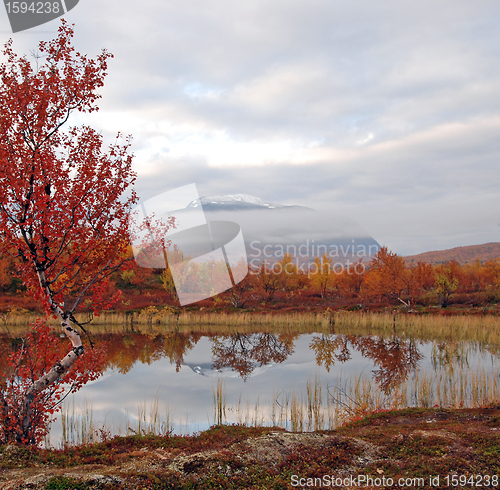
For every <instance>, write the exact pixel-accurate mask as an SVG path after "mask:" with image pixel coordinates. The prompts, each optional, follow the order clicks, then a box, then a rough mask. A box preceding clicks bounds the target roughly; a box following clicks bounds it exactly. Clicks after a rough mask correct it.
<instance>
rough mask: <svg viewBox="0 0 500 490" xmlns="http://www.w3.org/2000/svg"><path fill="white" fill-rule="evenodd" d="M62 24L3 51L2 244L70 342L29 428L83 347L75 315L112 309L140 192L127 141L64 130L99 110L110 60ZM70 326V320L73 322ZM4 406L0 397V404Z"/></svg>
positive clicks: (26, 417) (32, 393)
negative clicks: (109, 292)
mask: <svg viewBox="0 0 500 490" xmlns="http://www.w3.org/2000/svg"><path fill="white" fill-rule="evenodd" d="M72 37H73V29H72V28H71V27H70V26H69V25H68V24H67V23H65V22H64V21H62V23H61V26H60V28H59V32H58V35H57V37H56V38H55V39H53V40H52V41H49V42H41V43H40V44H39V54H38V55H37V56H36V58H34V59H32V60H29V59H28V58H27V57H26V56H23V57H21V56H18V55H17V54H15V53H14V51H13V49H12V40H11V41H9V42H8V43H7V44H6V45H5V48H4V51H3V54H4V56H5V60H6V61H5V62H4V63H3V64H2V65H1V66H0V83H1V84H0V104H1V112H0V243H1V247H3V250H0V252H2V253H10V254H12V255H13V256H15V258H16V260H17V269H16V273H17V275H18V277H19V278H21V279H22V281H23V282H24V284H25V285H26V287H27V290H28V291H29V292H30V293H31V294H32V295H33V296H34V298H36V299H37V300H39V301H40V302H41V303H42V304H43V306H44V308H45V311H46V313H47V314H48V315H52V316H53V317H54V318H58V319H59V322H60V324H61V328H62V331H63V333H64V334H65V335H66V337H67V338H68V339H69V341H70V342H71V349H70V350H69V352H68V353H67V354H66V355H65V356H64V357H63V358H62V359H60V360H59V361H57V362H56V363H55V364H54V365H53V367H52V368H51V369H50V370H48V372H45V373H44V374H43V375H42V376H41V377H40V378H39V379H37V380H36V381H34V382H33V383H32V385H31V386H30V387H29V389H28V390H27V391H26V392H25V396H24V401H23V404H24V405H23V411H24V412H23V417H22V419H23V422H22V424H23V426H24V428H26V426H27V425H28V424H29V421H30V407H31V404H32V402H33V400H34V398H35V397H36V395H37V393H39V392H41V391H42V390H44V389H45V388H46V387H48V386H49V385H51V384H52V383H54V382H55V381H56V380H58V379H59V377H60V376H61V375H63V374H64V373H65V372H67V371H68V370H69V369H70V368H71V367H72V365H73V364H74V363H75V361H76V360H77V359H78V358H79V357H80V356H81V355H82V353H83V351H84V348H83V345H82V341H81V338H80V334H79V332H78V330H77V328H75V327H74V324H75V322H76V320H75V318H74V315H73V314H74V312H75V311H76V309H77V308H78V307H79V305H81V303H82V301H83V299H90V300H91V308H92V309H93V311H94V312H98V311H99V310H101V309H103V308H104V307H106V306H107V303H108V302H109V298H106V295H105V291H106V285H107V284H106V283H107V281H108V278H109V276H110V274H111V273H112V272H113V271H115V270H116V269H117V268H119V267H120V266H122V264H123V258H124V257H125V256H126V247H127V245H128V242H129V241H128V237H127V223H128V217H129V211H130V208H131V206H132V205H133V204H134V203H135V202H136V196H135V193H134V192H133V190H131V185H132V184H133V182H134V180H135V174H134V172H133V170H132V156H131V154H130V153H129V146H130V141H129V139H128V138H126V139H124V140H123V141H122V138H121V137H120V135H118V137H117V139H116V141H115V142H114V143H113V144H111V145H110V146H109V148H107V149H105V148H103V140H102V136H101V135H100V134H99V133H98V132H97V131H95V130H94V129H92V128H91V127H89V126H86V125H82V126H79V127H68V121H69V117H70V115H71V113H73V112H75V111H78V112H80V113H92V112H94V111H96V110H98V107H97V104H96V102H97V100H98V99H99V98H100V95H99V94H98V89H99V88H101V87H102V85H103V80H104V77H105V75H106V70H107V62H108V59H109V58H110V57H111V54H109V53H108V52H106V51H102V52H101V54H99V55H98V56H97V57H96V58H94V59H90V58H88V57H87V56H85V55H82V54H80V53H77V52H75V50H74V48H73V46H72V45H71V38H72ZM72 325H73V326H72ZM7 409H8V400H6V399H5V397H4V396H2V399H0V411H3V412H5V411H6V410H7Z"/></svg>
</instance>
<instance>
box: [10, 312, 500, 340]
mask: <svg viewBox="0 0 500 490" xmlns="http://www.w3.org/2000/svg"><path fill="white" fill-rule="evenodd" d="M38 317H39V315H38V316H37V315H32V314H23V315H10V316H7V317H6V318H5V321H4V323H3V325H1V330H3V331H4V332H5V333H10V334H19V333H22V332H23V331H24V330H25V329H26V326H27V325H29V324H30V322H33V321H34V320H35V319H36V318H38ZM76 317H77V319H78V320H79V321H82V322H85V321H87V320H88V317H87V316H86V315H82V314H81V315H76ZM52 322H53V323H54V326H57V324H56V323H55V321H52ZM499 327H500V317H498V316H496V315H480V314H477V315H453V314H450V315H442V314H412V313H404V312H402V313H393V312H378V313H377V312H375V313H374V312H350V311H330V310H328V309H327V310H326V311H323V312H321V313H306V312H300V313H299V312H297V313H262V312H233V313H223V312H220V313H214V312H199V311H195V312H189V311H188V312H179V311H175V310H171V309H168V308H167V309H166V310H162V311H158V310H156V309H150V308H147V309H146V310H144V311H142V312H130V313H117V312H104V313H102V314H101V315H100V316H99V317H95V318H94V319H93V321H92V323H91V324H89V325H87V328H88V330H89V331H90V332H92V333H94V334H99V333H130V332H137V333H145V334H154V333H156V334H157V333H169V332H179V333H194V332H198V333H202V334H204V333H205V334H215V333H217V334H219V335H230V334H232V333H255V332H263V333H291V334H293V333H295V334H304V333H313V332H319V333H322V332H324V333H343V334H353V335H380V336H390V335H394V334H397V335H398V336H403V337H413V338H425V339H429V340H443V341H446V340H451V339H453V340H456V341H459V340H473V341H477V342H481V343H487V344H489V345H499V346H500V328H499Z"/></svg>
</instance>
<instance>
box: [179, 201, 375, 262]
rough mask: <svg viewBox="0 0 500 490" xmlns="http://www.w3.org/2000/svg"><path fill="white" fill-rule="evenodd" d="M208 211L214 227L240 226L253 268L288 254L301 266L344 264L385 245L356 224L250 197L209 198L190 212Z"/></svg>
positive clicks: (191, 206) (193, 205)
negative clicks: (319, 261)
mask: <svg viewBox="0 0 500 490" xmlns="http://www.w3.org/2000/svg"><path fill="white" fill-rule="evenodd" d="M200 206H202V207H203V211H204V213H205V217H206V219H207V220H210V221H231V222H233V223H237V224H238V225H240V227H241V230H242V232H243V237H244V240H245V244H246V248H247V255H248V259H249V262H250V264H251V265H257V264H258V263H260V262H262V261H264V260H265V261H266V262H268V263H273V262H276V261H278V260H280V259H281V257H283V255H284V253H290V254H291V255H292V256H294V257H297V258H299V259H300V260H301V261H308V260H309V259H313V258H314V257H318V256H319V257H321V256H323V254H324V253H327V254H328V255H329V256H330V257H331V258H332V259H334V260H335V261H336V262H337V261H338V262H339V263H345V262H346V261H351V262H352V261H357V260H360V259H361V258H369V257H370V256H373V255H374V254H375V253H377V252H378V250H379V249H380V245H379V244H378V243H377V242H376V241H375V240H374V239H373V238H372V237H371V236H370V235H369V234H368V233H367V232H366V231H365V230H364V229H363V228H362V227H361V226H360V225H359V223H357V222H356V221H354V220H352V219H350V218H346V217H343V216H339V215H337V214H335V212H334V210H328V211H316V210H314V209H311V208H308V207H305V206H285V205H283V204H278V203H275V202H266V201H264V200H262V199H259V198H258V197H255V196H251V195H248V194H229V195H213V196H203V197H201V198H200V199H197V200H195V201H192V202H190V203H189V204H188V206H186V208H185V210H186V211H189V210H193V209H196V208H198V207H200Z"/></svg>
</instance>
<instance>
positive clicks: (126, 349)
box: [100, 333, 202, 374]
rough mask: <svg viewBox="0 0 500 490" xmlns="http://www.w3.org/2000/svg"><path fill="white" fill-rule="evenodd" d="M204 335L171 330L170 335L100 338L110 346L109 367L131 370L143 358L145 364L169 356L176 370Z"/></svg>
mask: <svg viewBox="0 0 500 490" xmlns="http://www.w3.org/2000/svg"><path fill="white" fill-rule="evenodd" d="M201 337H202V335H201V334H183V333H171V334H169V335H166V336H165V335H160V334H158V335H155V336H149V335H143V334H137V333H131V334H125V335H116V334H108V335H103V336H101V339H100V341H101V342H102V343H103V344H104V345H105V346H106V351H107V358H106V367H107V368H116V369H118V370H119V371H120V372H121V373H123V374H125V373H127V372H128V371H129V370H130V369H131V368H132V367H133V365H134V364H135V363H136V362H137V361H140V362H141V363H143V364H150V363H151V362H154V361H157V360H159V359H162V358H165V357H168V358H169V359H170V362H171V363H172V364H175V367H176V371H179V370H180V367H181V365H182V363H183V362H184V354H185V353H186V352H187V351H188V350H191V349H192V348H193V347H194V346H195V345H196V344H197V343H198V341H199V340H200V338H201Z"/></svg>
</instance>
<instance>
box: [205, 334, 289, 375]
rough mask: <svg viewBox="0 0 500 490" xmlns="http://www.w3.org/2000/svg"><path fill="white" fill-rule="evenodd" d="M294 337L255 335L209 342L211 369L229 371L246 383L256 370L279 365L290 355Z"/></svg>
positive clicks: (233, 336)
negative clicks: (259, 367) (210, 344)
mask: <svg viewBox="0 0 500 490" xmlns="http://www.w3.org/2000/svg"><path fill="white" fill-rule="evenodd" d="M296 337H297V336H295V335H275V334H270V333H256V334H251V335H244V334H235V335H229V336H220V337H218V336H216V337H213V338H212V341H213V346H212V354H213V357H214V362H213V367H214V368H215V369H217V370H219V371H220V370H221V369H222V368H225V367H230V368H232V369H233V370H234V371H237V372H238V373H239V374H240V376H241V377H242V378H243V379H245V380H246V379H247V378H248V377H249V376H250V374H251V373H252V371H253V370H254V369H255V368H256V367H257V366H265V365H266V364H270V363H271V362H274V363H277V364H279V363H282V362H283V361H284V360H285V359H286V358H287V357H288V356H289V355H290V354H292V353H293V346H294V340H295V338H296Z"/></svg>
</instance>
